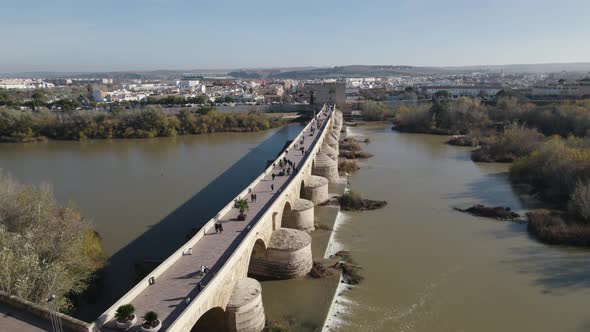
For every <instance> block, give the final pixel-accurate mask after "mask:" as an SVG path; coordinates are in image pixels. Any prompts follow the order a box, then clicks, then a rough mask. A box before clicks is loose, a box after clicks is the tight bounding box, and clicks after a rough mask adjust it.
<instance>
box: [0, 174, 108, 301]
mask: <svg viewBox="0 0 590 332" xmlns="http://www.w3.org/2000/svg"><path fill="white" fill-rule="evenodd" d="M102 262H103V257H102V249H101V246H100V236H99V235H98V234H97V233H96V232H95V231H94V230H92V228H91V227H90V225H89V223H88V222H87V221H85V220H84V218H83V217H82V216H81V215H80V213H79V212H78V211H77V210H76V209H74V208H73V207H71V206H59V205H58V204H57V202H56V200H55V198H54V197H53V194H52V193H51V191H50V190H49V189H48V188H47V187H36V186H22V185H20V184H18V183H17V182H16V181H14V180H13V179H12V178H10V177H9V176H7V175H3V174H0V266H1V267H2V268H0V290H2V291H4V292H7V293H8V294H11V295H16V296H19V297H21V298H24V299H26V300H29V301H31V302H35V303H40V304H45V303H46V301H47V298H48V297H49V296H50V295H52V294H55V295H57V302H56V303H57V306H58V309H59V310H60V311H65V312H67V311H68V310H69V309H71V307H72V304H71V302H70V301H69V299H68V297H67V296H66V295H69V294H77V293H80V292H81V291H83V290H84V289H85V288H86V286H87V285H88V282H89V280H90V278H91V275H92V272H93V271H95V270H96V269H98V268H99V267H100V266H101V264H102Z"/></svg>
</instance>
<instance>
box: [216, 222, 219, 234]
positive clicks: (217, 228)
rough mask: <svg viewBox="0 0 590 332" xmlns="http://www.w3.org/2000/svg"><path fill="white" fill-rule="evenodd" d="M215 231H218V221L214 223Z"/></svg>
mask: <svg viewBox="0 0 590 332" xmlns="http://www.w3.org/2000/svg"><path fill="white" fill-rule="evenodd" d="M215 233H219V223H215Z"/></svg>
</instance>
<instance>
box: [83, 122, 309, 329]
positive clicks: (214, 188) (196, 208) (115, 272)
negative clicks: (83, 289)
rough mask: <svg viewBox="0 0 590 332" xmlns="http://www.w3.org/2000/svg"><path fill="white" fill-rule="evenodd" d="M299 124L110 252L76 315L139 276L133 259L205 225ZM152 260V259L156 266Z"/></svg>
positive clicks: (106, 302)
mask: <svg viewBox="0 0 590 332" xmlns="http://www.w3.org/2000/svg"><path fill="white" fill-rule="evenodd" d="M302 128H303V126H301V125H295V124H292V125H289V126H286V127H284V128H282V129H280V130H279V131H277V132H276V133H275V134H274V135H272V136H271V137H270V138H268V139H267V140H265V141H264V142H262V143H261V144H260V145H258V146H257V147H255V148H254V149H252V150H250V151H249V152H248V153H247V154H246V155H244V156H243V157H242V158H241V159H240V160H239V161H238V162H236V163H235V164H234V165H232V166H231V167H230V168H228V169H227V170H226V171H225V172H224V173H223V174H221V175H220V176H219V177H217V178H216V179H215V180H213V181H212V182H211V183H210V184H209V185H207V186H206V187H205V188H203V189H202V190H201V191H199V192H198V193H197V194H195V195H194V196H192V197H191V198H190V199H188V200H187V201H186V202H184V203H183V204H182V205H180V206H179V207H178V208H176V209H175V210H174V211H172V212H171V213H170V214H168V215H167V216H166V217H165V218H164V219H162V220H161V221H160V222H159V223H157V224H154V225H151V226H149V228H148V229H147V230H146V231H145V232H144V233H143V234H142V235H140V236H139V237H138V238H136V239H135V240H133V241H132V242H130V243H129V244H128V245H127V246H125V247H124V248H122V249H121V250H119V251H118V252H116V253H115V254H114V255H112V256H111V257H110V259H109V260H108V265H107V266H106V267H105V268H104V269H102V270H101V271H100V272H99V274H100V275H101V278H100V280H98V282H97V283H96V285H95V287H92V289H91V290H89V291H88V292H87V293H86V294H85V295H84V298H85V299H91V300H90V301H86V302H85V303H81V304H80V305H79V309H78V311H77V312H76V313H75V317H77V318H79V319H82V320H85V321H94V320H95V319H96V318H97V317H98V316H99V315H100V314H102V313H103V312H104V311H105V310H106V309H108V308H109V307H110V306H111V305H112V304H113V303H115V302H116V301H117V300H118V299H119V298H120V297H121V296H123V295H124V294H125V293H126V292H127V291H128V290H129V289H131V287H133V286H134V285H135V284H136V283H137V282H138V281H139V280H141V278H142V277H143V275H138V273H136V269H135V267H134V265H135V263H138V262H143V261H145V260H150V261H155V262H158V261H163V260H164V259H166V258H167V257H168V256H170V255H171V254H172V253H173V252H174V251H175V250H176V249H178V247H180V246H181V245H182V244H183V243H184V242H185V237H186V235H187V234H188V233H189V232H190V231H191V230H192V229H193V228H195V227H197V228H199V227H201V226H202V225H204V224H205V223H206V222H207V221H208V220H209V219H211V218H212V217H213V216H215V214H216V213H217V212H219V210H221V209H222V208H223V207H224V206H225V205H226V204H227V203H228V202H229V201H230V200H231V199H233V198H234V197H235V196H236V195H237V194H239V193H240V192H241V191H242V190H243V188H244V187H245V186H247V185H248V184H250V183H251V182H252V181H253V180H254V179H255V178H256V177H257V176H258V175H260V173H261V172H262V171H263V170H264V169H265V167H266V162H267V160H272V159H275V158H276V156H277V155H278V154H279V153H280V151H281V149H282V148H283V147H284V145H285V142H286V141H287V140H292V139H293V138H294V137H295V136H297V135H298V134H299V132H300V131H301V129H302ZM203 157H204V158H210V157H211V156H203ZM187 181H190V179H187ZM146 204H150V202H146ZM156 266H157V264H153V267H154V268H155V267H156Z"/></svg>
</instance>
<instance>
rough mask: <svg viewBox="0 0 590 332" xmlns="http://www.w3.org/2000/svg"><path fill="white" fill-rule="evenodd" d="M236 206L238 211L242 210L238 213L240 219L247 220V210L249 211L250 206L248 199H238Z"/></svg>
mask: <svg viewBox="0 0 590 332" xmlns="http://www.w3.org/2000/svg"><path fill="white" fill-rule="evenodd" d="M234 207H235V208H236V209H238V211H240V214H239V215H238V220H246V211H248V209H249V208H250V207H249V206H248V200H246V199H243V198H242V199H238V200H237V201H236V202H235V203H234Z"/></svg>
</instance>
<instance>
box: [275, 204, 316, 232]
mask: <svg viewBox="0 0 590 332" xmlns="http://www.w3.org/2000/svg"><path fill="white" fill-rule="evenodd" d="M283 213H285V212H283ZM283 218H284V220H285V221H284V222H283V223H282V227H286V228H293V229H298V230H300V231H304V232H312V231H313V230H314V229H315V226H314V210H313V202H312V201H308V200H307V199H301V198H298V199H295V201H294V202H293V206H292V207H291V211H290V212H289V215H285V216H283Z"/></svg>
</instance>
